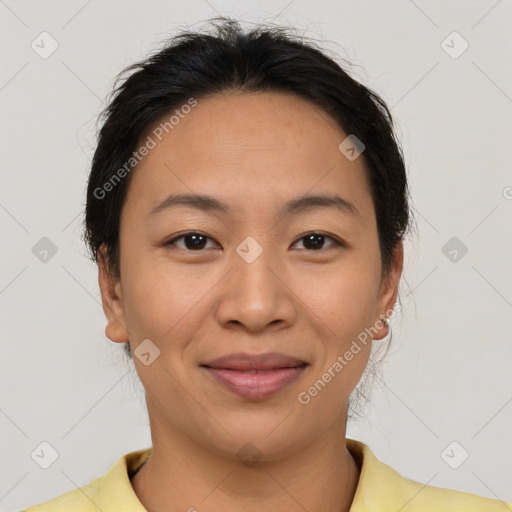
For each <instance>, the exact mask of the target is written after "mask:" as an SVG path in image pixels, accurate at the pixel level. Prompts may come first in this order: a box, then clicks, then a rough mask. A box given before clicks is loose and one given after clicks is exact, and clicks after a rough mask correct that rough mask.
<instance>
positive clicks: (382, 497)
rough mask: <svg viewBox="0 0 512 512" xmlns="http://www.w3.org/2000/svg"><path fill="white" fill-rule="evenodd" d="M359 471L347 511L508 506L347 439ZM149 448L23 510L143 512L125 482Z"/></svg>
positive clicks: (438, 511)
mask: <svg viewBox="0 0 512 512" xmlns="http://www.w3.org/2000/svg"><path fill="white" fill-rule="evenodd" d="M347 447H348V449H349V451H350V453H352V455H353V456H354V458H355V459H356V460H357V461H358V462H359V464H360V467H361V474H360V477H359V483H358V486H357V489H356V494H355V496H354V501H353V502H352V506H351V508H350V512H398V511H400V512H493V511H496V512H505V511H506V510H507V507H508V510H511V511H512V504H510V503H505V502H502V501H499V500H493V499H488V498H483V497H480V496H477V495H475V494H469V493H465V492H459V491H452V490H449V489H442V488H438V487H432V486H429V485H423V484H420V483H418V482H415V481H413V480H409V479H407V478H404V477H402V476H401V475H399V474H398V473H397V472H396V471H395V470H394V469H392V468H391V467H389V466H388V465H386V464H384V463H383V462H381V461H380V460H378V459H377V458H376V457H375V455H374V454H373V453H372V451H371V450H370V448H368V446H366V445H365V444H363V443H361V442H359V441H354V440H352V439H347ZM150 454H151V448H147V449H144V450H137V451H133V452H130V453H128V454H126V455H124V456H123V457H121V458H120V459H118V460H117V461H116V463H115V464H114V465H113V466H112V467H111V468H110V470H109V471H108V473H107V474H106V475H104V476H102V477H100V478H96V479H95V480H93V481H92V482H91V483H89V484H87V485H85V486H83V487H81V488H80V489H75V490H72V491H70V492H67V493H66V494H63V495H61V496H59V497H57V498H54V499H53V500H50V501H47V502H45V503H42V504H40V505H36V506H34V507H30V508H28V509H26V510H24V511H22V512H98V511H101V512H147V511H146V509H145V508H144V507H143V506H142V504H141V503H140V501H139V500H138V498H137V495H136V494H135V492H134V491H133V488H132V486H131V483H130V478H129V474H128V473H130V475H131V474H132V473H134V472H135V471H136V470H137V469H138V468H139V467H140V466H141V465H142V464H143V463H144V462H145V461H146V460H147V459H148V458H149V456H150Z"/></svg>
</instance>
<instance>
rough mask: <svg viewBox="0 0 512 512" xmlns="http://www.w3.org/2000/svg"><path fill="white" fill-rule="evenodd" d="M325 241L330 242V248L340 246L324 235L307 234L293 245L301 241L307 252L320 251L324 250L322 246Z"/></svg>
mask: <svg viewBox="0 0 512 512" xmlns="http://www.w3.org/2000/svg"><path fill="white" fill-rule="evenodd" d="M326 240H330V241H331V242H332V243H331V247H333V246H337V245H342V244H341V243H340V242H338V241H337V240H335V239H334V238H332V237H330V236H328V235H324V234H322V233H308V234H307V235H304V236H302V237H301V238H299V240H297V242H295V243H298V242H300V241H302V242H303V244H304V247H305V248H306V249H307V250H308V251H319V250H321V249H325V247H324V245H325V241H326ZM328 247H329V246H328Z"/></svg>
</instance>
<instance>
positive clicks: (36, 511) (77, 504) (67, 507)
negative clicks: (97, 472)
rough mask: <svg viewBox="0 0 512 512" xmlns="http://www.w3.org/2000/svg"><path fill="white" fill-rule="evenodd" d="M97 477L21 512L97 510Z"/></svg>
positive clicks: (89, 511)
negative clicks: (77, 487) (88, 482)
mask: <svg viewBox="0 0 512 512" xmlns="http://www.w3.org/2000/svg"><path fill="white" fill-rule="evenodd" d="M98 480H101V478H98V479H96V480H93V481H92V482H91V483H90V484H87V485H84V486H83V487H80V488H79V489H74V490H73V491H69V492H67V493H65V494H62V495H61V496H58V497H56V498H54V499H52V500H49V501H45V502H44V503H40V504H39V505H35V506H33V507H29V508H27V509H24V510H22V512H65V511H66V512H69V511H71V510H72V511H73V512H98V507H97V506H96V499H95V496H96V495H97V494H98V492H97V491H98V489H97V484H98Z"/></svg>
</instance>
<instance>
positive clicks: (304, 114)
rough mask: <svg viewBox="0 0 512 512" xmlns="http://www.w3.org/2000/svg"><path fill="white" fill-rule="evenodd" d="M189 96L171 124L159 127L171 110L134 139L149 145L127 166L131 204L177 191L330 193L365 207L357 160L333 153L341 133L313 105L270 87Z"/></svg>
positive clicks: (250, 196) (279, 197)
mask: <svg viewBox="0 0 512 512" xmlns="http://www.w3.org/2000/svg"><path fill="white" fill-rule="evenodd" d="M196 101H197V104H196V106H195V107H193V108H191V109H183V111H180V112H178V113H179V114H180V115H179V116H174V118H173V120H172V121H173V123H172V124H169V123H168V124H167V125H165V124H164V123H165V122H166V121H168V120H169V118H170V116H171V115H172V114H173V113H172V112H171V113H170V114H169V115H165V116H164V117H163V118H161V119H160V120H159V121H158V122H156V123H154V124H153V125H152V126H150V127H149V128H148V130H146V132H145V134H144V136H143V137H141V141H140V144H143V143H144V142H145V140H146V139H147V137H152V139H153V140H154V142H155V143H156V145H155V147H154V148H153V149H151V150H150V151H149V153H148V154H147V155H146V156H144V157H143V159H142V161H141V162H140V163H139V164H138V166H137V167H136V170H135V171H133V172H134V175H133V176H132V177H131V183H130V187H129V190H128V198H127V203H129V204H130V205H132V206H135V207H140V208H146V209H147V208H148V207H150V205H154V203H155V202H156V201H158V200H161V199H162V198H163V197H164V196H165V195H167V194H169V193H170V192H174V191H179V192H187V193H190V192H193V193H205V194H206V193H209V194H212V193H215V192H217V193H216V194H215V195H216V196H217V197H219V198H220V199H222V198H223V199H225V201H226V202H233V201H237V202H238V203H239V205H240V206H241V207H242V206H243V205H244V204H245V205H248V204H249V203H248V202H251V201H255V200H257V201H258V204H260V205H267V206H269V207H271V204H272V203H273V202H274V203H275V202H276V201H284V200H286V199H287V198H290V197H291V196H293V197H296V196H297V195H301V194H306V193H308V192H319V193H322V192H324V193H334V192H335V193H339V194H342V195H344V196H349V199H350V200H351V201H352V202H353V203H355V204H356V206H357V207H358V208H361V209H364V208H365V206H366V207H367V206H368V204H364V203H365V202H366V203H367V201H368V200H369V198H370V191H369V188H368V183H367V176H366V169H365V164H364V159H363V158H358V159H356V160H354V161H350V160H348V159H347V158H346V157H345V156H344V155H343V154H342V153H341V152H340V150H339V149H338V146H339V144H340V143H341V142H342V141H343V140H344V139H345V138H346V137H347V134H346V133H344V132H343V130H342V129H341V128H340V126H339V125H338V124H337V123H336V121H335V120H334V119H333V118H331V117H330V116H329V115H328V114H327V113H325V112H324V111H323V110H322V109H320V108H319V107H317V106H316V105H314V104H312V103H310V102H308V101H305V100H304V99H302V98H300V97H298V96H296V95H292V94H285V93H275V92H271V93H270V92H266V93H240V92H225V93H220V94H215V95H211V96H208V97H205V98H198V99H197V100H196ZM177 110H179V107H178V109H177ZM184 112H188V113H184ZM155 133H156V134H157V135H158V137H157V136H155ZM140 144H139V145H140Z"/></svg>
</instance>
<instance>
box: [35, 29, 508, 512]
mask: <svg viewBox="0 0 512 512" xmlns="http://www.w3.org/2000/svg"><path fill="white" fill-rule="evenodd" d="M215 26H216V28H217V31H216V33H214V34H206V33H184V34H181V35H179V36H177V37H175V38H174V39H172V40H170V41H169V43H168V44H167V45H166V46H165V48H163V49H162V50H161V51H159V52H158V53H156V54H155V55H153V56H152V57H150V58H149V59H147V60H146V61H145V62H143V63H140V64H135V65H133V66H131V67H130V68H128V70H129V71H131V72H133V73H132V74H131V76H129V77H128V78H127V79H126V80H125V81H124V82H123V83H121V84H120V85H119V86H118V87H117V89H116V91H115V95H114V97H113V98H112V99H111V101H110V104H109V105H108V107H107V109H106V111H105V117H104V124H103V127H102V129H101V132H100V135H99V141H98V147H97V149H96V152H95V155H94V159H93V164H92V170H91V174H90V178H89V185H88V192H87V206H86V231H85V236H86V240H87V242H88V244H89V246H90V248H91V254H92V256H93V258H94V260H95V261H96V262H97V263H98V267H99V285H100V290H101V295H102V302H103V308H104V311H105V315H106V317H107V326H106V331H105V332H106V335H107V336H108V338H109V339H111V340H112V341H114V342H116V343H124V344H125V347H126V349H127V352H128V354H129V355H130V357H132V354H133V361H134V364H135V368H136V370H137V373H138V376H139V378H140V380H141V382H142V384H143V386H144V388H145V392H146V402H147V407H148V414H149V419H150V426H151V435H152V448H150V449H147V450H138V451H135V452H131V453H129V454H127V455H125V456H123V457H121V458H120V459H119V460H118V461H117V462H116V463H115V464H114V466H113V467H112V468H111V470H110V471H109V472H108V473H107V474H106V475H105V476H103V477H100V478H98V479H96V480H94V481H93V482H92V483H90V484H89V485H86V486H84V487H83V488H81V489H77V490H74V491H70V492H69V493H67V494H64V495H62V496H60V497H58V498H56V499H54V500H51V501H49V502H47V503H45V504H41V505H39V506H35V507H32V508H29V509H28V510H29V511H30V512H43V511H57V510H62V511H64V510H66V511H71V510H73V511H77V510H80V511H89V510H90V511H93V510H94V511H96V510H101V511H103V512H107V511H123V512H127V511H130V512H136V511H137V512H142V511H144V510H148V511H160V510H162V511H163V510H166V511H170V510H172V511H179V510H183V511H186V510H188V511H196V510H197V511H199V512H203V511H204V512H206V511H208V512H214V511H220V510H222V511H225V510H243V511H253V510H254V511H256V510H258V511H260V510H264V511H265V512H272V511H274V510H275V511H277V510H279V511H281V510H287V511H304V510H307V511H349V510H350V511H352V512H359V511H372V512H378V511H398V510H404V511H439V510H443V511H447V510H450V511H455V510H465V511H466V510H471V511H484V510H485V511H486V512H489V511H493V510H496V511H498V510H500V511H501V510H503V505H504V504H503V502H500V501H497V500H490V499H486V498H482V497H479V496H476V495H472V494H468V493H461V492H457V491H451V490H446V489H439V488H435V487H431V486H425V485H423V484H420V483H417V482H414V481H411V480H408V479H406V478H404V477H402V476H400V475H399V474H398V473H396V472H395V471H394V470H393V469H391V468H390V467H388V466H387V465H385V464H383V463H382V462H380V461H379V460H378V459H376V458H375V457H374V455H373V454H372V452H371V450H370V448H369V447H368V446H366V445H364V444H363V443H360V442H358V441H354V440H351V439H346V437H345V434H346V423H347V411H348V406H349V399H350V396H351V395H352V392H353V391H354V389H355V387H356V385H357V383H358V382H359V380H360V378H361V376H362V375H363V372H364V370H365V368H366V366H367V363H368V361H369V358H370V352H371V349H372V344H373V343H375V342H376V341H378V340H381V339H383V338H385V337H386V336H387V335H388V333H389V318H390V317H391V316H392V315H393V311H394V310H393V308H394V305H395V303H396V301H397V289H398V285H399V282H400V276H401V272H402V265H403V245H402V243H403V239H404V236H405V234H406V233H407V229H408V226H409V210H408V189H407V180H406V173H405V166H404V162H403V159H402V154H401V150H400V148H399V146H398V144H397V142H396V140H395V136H394V133H393V125H392V120H391V116H390V113H389V111H388V109H387V107H386V105H385V104H384V102H383V101H382V100H381V99H380V98H379V97H378V96H377V95H375V94H374V93H372V92H371V91H369V90H368V89H367V88H365V87H364V86H362V85H361V84H359V83H357V82H356V81H354V80H353V79H352V78H351V77H349V75H348V74H347V73H346V72H345V71H343V70H342V69H341V68H340V66H339V65H338V64H336V63H335V62H333V61H332V60H331V59H330V58H328V57H327V56H326V55H325V54H323V53H322V52H321V51H320V50H318V49H316V48H315V47H314V45H313V44H312V43H310V44H306V43H305V42H304V41H302V40H299V39H297V38H294V37H292V36H290V35H289V34H287V33H286V31H285V30H284V29H276V28H266V27H258V28H257V29H254V30H253V31H251V32H249V33H245V32H243V31H242V30H241V29H240V27H239V25H238V24H237V22H235V21H233V20H223V19H221V20H220V23H217V24H215Z"/></svg>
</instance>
